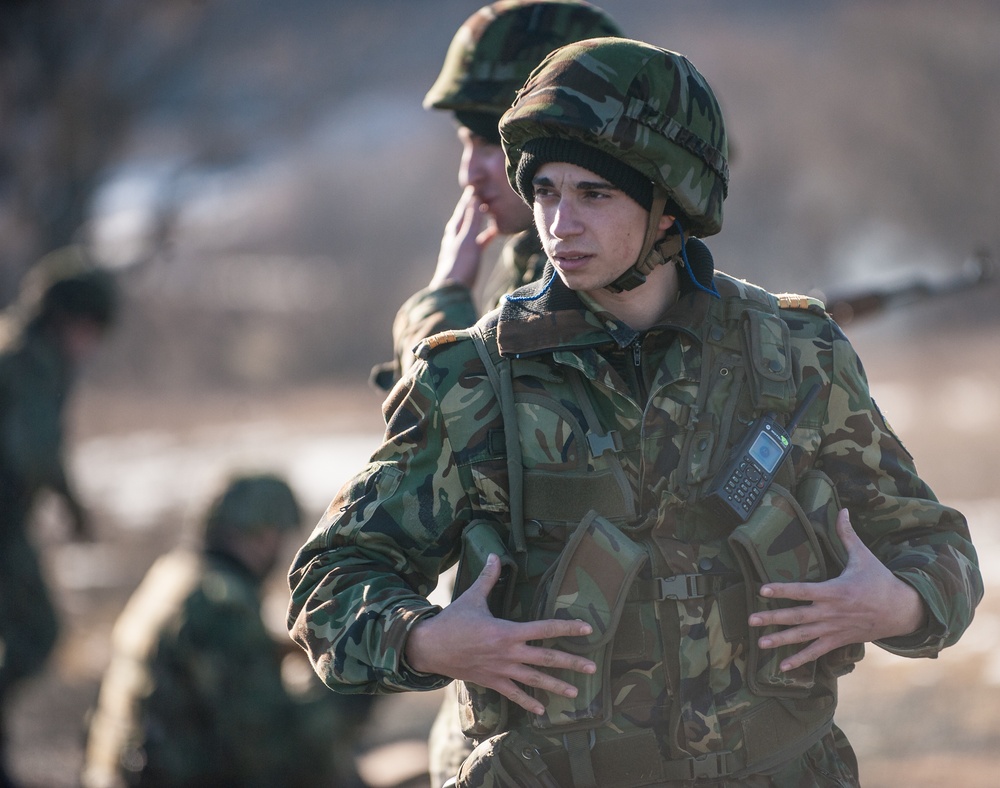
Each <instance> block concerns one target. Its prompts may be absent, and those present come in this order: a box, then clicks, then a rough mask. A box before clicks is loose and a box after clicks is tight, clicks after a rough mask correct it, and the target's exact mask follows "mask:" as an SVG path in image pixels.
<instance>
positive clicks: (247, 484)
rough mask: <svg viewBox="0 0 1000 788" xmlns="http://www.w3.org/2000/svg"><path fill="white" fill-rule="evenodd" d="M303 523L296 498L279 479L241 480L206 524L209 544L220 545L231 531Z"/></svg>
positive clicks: (219, 502) (229, 489) (219, 501)
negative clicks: (219, 542) (222, 537)
mask: <svg viewBox="0 0 1000 788" xmlns="http://www.w3.org/2000/svg"><path fill="white" fill-rule="evenodd" d="M301 520H302V512H301V510H300V509H299V504H298V502H297V501H296V500H295V495H294V494H293V493H292V490H291V488H290V487H289V486H288V485H287V484H286V483H285V482H284V481H282V480H281V479H279V478H278V477H277V476H273V475H271V474H258V475H250V476H238V477H236V478H234V479H233V480H232V481H231V482H230V483H229V485H228V486H227V487H226V489H225V490H224V491H223V493H222V494H221V495H220V496H219V497H218V498H217V499H216V500H215V501H214V502H213V503H212V506H211V508H210V509H209V512H208V517H207V519H206V523H205V541H206V542H207V543H208V544H210V545H212V544H216V543H217V540H218V539H219V537H221V536H222V535H223V534H224V533H226V532H231V531H247V532H250V531H255V530H258V529H260V528H281V529H291V528H295V527H296V526H297V525H298V524H299V523H300V522H301Z"/></svg>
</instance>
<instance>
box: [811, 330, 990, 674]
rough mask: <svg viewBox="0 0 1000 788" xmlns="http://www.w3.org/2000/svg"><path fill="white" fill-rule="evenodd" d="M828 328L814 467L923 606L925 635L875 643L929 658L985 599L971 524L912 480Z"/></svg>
mask: <svg viewBox="0 0 1000 788" xmlns="http://www.w3.org/2000/svg"><path fill="white" fill-rule="evenodd" d="M829 326H830V330H831V331H832V343H831V349H832V353H831V358H832V378H831V384H832V385H831V390H830V398H829V401H828V407H827V418H826V425H825V428H824V438H823V442H822V445H821V447H820V456H819V458H818V463H819V467H820V468H821V469H822V470H824V471H825V472H826V473H827V474H828V475H829V476H830V478H831V479H832V480H833V482H834V484H835V486H836V488H837V490H838V492H839V493H840V497H841V502H842V504H843V505H844V506H845V507H846V508H847V509H848V511H849V512H850V515H851V522H852V524H853V526H854V528H855V530H856V531H857V533H858V535H859V536H860V537H861V539H862V540H863V541H864V542H865V543H866V544H867V545H868V547H869V548H870V549H871V550H872V552H873V553H874V554H875V555H876V556H878V558H879V559H880V560H881V561H882V562H883V563H884V564H885V565H886V566H887V567H888V568H889V569H890V570H891V571H892V572H893V573H894V574H895V575H896V576H897V577H899V578H900V579H902V580H903V581H905V582H906V583H909V584H910V585H911V586H912V587H913V588H914V589H916V591H917V592H918V593H919V594H920V596H921V598H922V599H923V601H924V605H925V607H926V610H927V614H928V615H927V624H926V626H925V627H924V629H923V630H921V631H918V632H916V633H914V634H913V635H910V636H906V637H901V638H891V639H888V640H885V641H880V642H879V645H881V646H882V647H883V648H885V649H887V650H888V651H891V652H893V653H895V654H899V655H901V656H910V657H933V656H936V655H937V653H938V652H939V651H940V650H941V649H943V648H945V647H946V646H950V645H952V644H954V643H955V642H956V641H957V640H958V639H959V637H960V636H961V635H962V633H963V632H964V631H965V629H966V628H967V627H968V626H969V624H970V623H971V621H972V616H973V612H974V611H975V607H976V605H977V604H978V602H979V600H980V599H981V598H982V595H983V581H982V576H981V574H980V571H979V564H978V559H977V557H976V551H975V549H974V547H973V546H972V541H971V538H970V534H969V528H968V524H967V522H966V520H965V517H964V516H963V515H962V514H961V513H960V512H958V511H956V510H955V509H953V508H951V507H948V506H945V505H943V504H941V503H940V502H939V501H938V500H937V498H936V497H935V495H934V493H933V492H932V491H931V489H930V487H929V486H928V485H927V484H926V483H925V482H924V481H923V480H922V479H921V478H920V476H919V475H918V474H917V470H916V467H915V465H914V462H913V458H912V457H911V456H910V454H909V452H908V451H907V450H906V449H905V447H904V446H903V444H902V443H901V442H900V440H899V438H897V437H896V435H895V434H894V433H893V431H892V429H891V428H890V427H889V425H888V423H887V422H886V420H885V419H884V418H883V416H882V413H881V412H880V411H879V409H878V406H877V405H876V404H875V402H874V400H873V399H872V396H871V393H870V391H869V387H868V381H867V378H866V376H865V372H864V369H863V367H862V365H861V361H860V359H859V358H858V356H857V355H856V354H855V352H854V349H853V348H852V347H851V345H850V343H849V342H848V340H847V339H846V338H845V337H844V335H843V334H842V333H841V332H840V331H839V329H837V328H836V326H835V325H834V324H833V323H832V322H831V323H830V324H829Z"/></svg>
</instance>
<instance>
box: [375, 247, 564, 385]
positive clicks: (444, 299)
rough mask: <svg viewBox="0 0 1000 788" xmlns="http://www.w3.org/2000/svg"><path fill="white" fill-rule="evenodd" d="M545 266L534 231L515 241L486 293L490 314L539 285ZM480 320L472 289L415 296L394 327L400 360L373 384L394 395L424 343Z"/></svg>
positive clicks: (381, 370)
mask: <svg viewBox="0 0 1000 788" xmlns="http://www.w3.org/2000/svg"><path fill="white" fill-rule="evenodd" d="M544 268H545V256H544V255H543V254H542V251H541V242H540V241H539V240H538V235H537V234H536V233H535V231H534V229H532V230H528V231H525V232H523V233H519V234H518V235H515V236H513V237H512V238H510V239H509V240H508V241H507V243H506V244H504V247H503V250H502V251H501V253H500V259H499V260H498V261H497V265H496V267H495V268H494V270H493V275H492V277H491V279H490V281H489V282H488V284H487V287H486V291H485V293H484V298H483V303H484V304H485V305H486V308H487V310H489V309H493V308H494V307H496V306H497V304H499V303H500V299H501V298H502V297H503V296H505V295H506V294H508V293H513V292H514V290H516V289H517V288H519V287H521V286H522V285H526V284H529V283H531V282H534V281H535V280H536V279H538V277H539V276H541V273H542V271H543V270H544ZM478 318H479V313H478V311H477V309H476V305H475V303H474V300H473V294H472V291H471V290H469V288H467V287H464V286H463V285H458V284H451V285H445V286H444V287H436V288H432V287H427V288H424V289H423V290H420V291H418V292H416V293H414V294H413V295H412V296H410V297H409V298H408V299H407V300H406V302H405V303H404V304H403V305H402V306H401V307H400V308H399V311H398V312H397V313H396V318H395V320H394V321H393V324H392V346H393V348H394V352H395V360H394V361H392V362H389V363H386V364H380V365H378V366H376V367H375V369H373V370H372V381H373V382H374V383H375V384H376V385H377V386H378V387H379V388H382V389H384V390H385V391H388V390H389V389H391V388H392V386H393V385H394V384H395V383H396V381H398V380H399V379H400V378H401V377H402V376H403V375H404V374H406V372H407V371H408V370H409V369H410V367H412V366H413V364H414V362H415V361H416V357H415V356H414V355H413V351H414V349H415V348H416V346H417V344H418V343H420V342H421V341H422V340H424V339H427V338H428V337H430V336H433V335H434V334H439V333H441V332H442V331H448V330H451V329H460V328H468V327H469V326H471V325H472V324H473V323H475V322H476V320H477V319H478Z"/></svg>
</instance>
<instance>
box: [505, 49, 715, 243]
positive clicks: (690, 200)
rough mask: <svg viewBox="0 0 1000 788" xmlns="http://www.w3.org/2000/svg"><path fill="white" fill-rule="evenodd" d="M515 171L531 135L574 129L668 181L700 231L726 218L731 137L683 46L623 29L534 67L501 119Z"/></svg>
mask: <svg viewBox="0 0 1000 788" xmlns="http://www.w3.org/2000/svg"><path fill="white" fill-rule="evenodd" d="M500 136H501V138H502V139H503V144H504V150H505V152H506V153H507V171H508V178H509V180H510V183H511V185H512V186H515V187H516V184H517V167H518V163H519V161H520V158H521V154H522V148H523V146H524V144H525V143H526V142H528V141H529V140H534V139H539V138H545V137H560V138H564V139H575V140H577V141H579V142H583V143H585V144H587V145H590V146H593V147H595V148H597V149H598V150H601V151H602V152H604V153H607V154H609V155H610V156H612V157H614V158H615V159H617V160H619V161H621V162H622V163H623V164H626V165H628V166H630V167H632V168H633V169H635V170H637V171H638V172H639V173H641V174H642V175H645V176H646V177H647V178H649V180H650V181H652V182H653V183H654V184H656V185H657V186H660V187H662V188H663V189H664V190H665V191H666V193H667V195H668V196H669V197H670V199H671V200H672V201H673V202H674V203H676V204H677V206H679V207H680V209H681V211H682V212H683V214H684V215H685V216H686V217H687V221H686V223H685V227H684V229H685V230H686V231H688V232H690V233H692V234H694V235H696V236H699V237H706V236H709V235H713V234H715V233H717V232H719V230H720V229H721V228H722V202H723V200H724V199H725V197H726V192H727V190H728V184H729V164H728V162H727V159H728V156H729V152H728V142H727V137H726V129H725V125H724V123H723V118H722V110H721V109H720V108H719V104H718V101H717V100H716V98H715V94H714V93H713V92H712V88H711V87H710V86H709V84H708V83H707V82H706V81H705V79H704V77H702V75H701V74H700V73H699V72H698V70H697V69H696V68H695V67H694V66H693V65H692V64H691V62H690V61H689V60H688V59H687V58H685V57H684V56H683V55H679V54H677V53H676V52H670V51H669V50H666V49H660V48H658V47H654V46H650V45H648V44H642V43H640V42H637V41H629V40H625V39H620V38H618V39H616V38H604V39H592V40H589V41H581V42H579V43H575V44H568V45H567V46H564V47H562V48H560V49H558V50H556V51H555V52H553V53H552V54H550V55H549V56H548V57H547V58H546V59H545V61H544V62H543V63H542V64H541V65H540V66H539V67H538V69H536V70H535V72H534V73H533V74H532V75H531V77H530V78H529V79H528V81H527V83H526V84H525V85H524V88H523V89H522V90H521V92H520V93H519V94H518V98H517V100H516V101H515V102H514V104H513V106H512V107H511V108H510V109H509V110H508V111H507V112H506V113H505V114H504V116H503V118H501V120H500Z"/></svg>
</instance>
